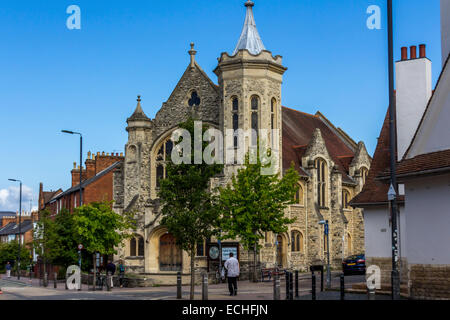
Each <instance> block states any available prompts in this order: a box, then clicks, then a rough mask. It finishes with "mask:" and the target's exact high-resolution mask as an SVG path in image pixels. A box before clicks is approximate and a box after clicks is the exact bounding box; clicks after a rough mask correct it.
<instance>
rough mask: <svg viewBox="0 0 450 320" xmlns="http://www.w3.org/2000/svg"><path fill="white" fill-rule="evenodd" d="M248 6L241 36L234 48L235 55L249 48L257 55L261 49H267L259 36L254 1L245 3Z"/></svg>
mask: <svg viewBox="0 0 450 320" xmlns="http://www.w3.org/2000/svg"><path fill="white" fill-rule="evenodd" d="M245 6H246V7H247V12H246V15H245V22H244V27H243V28H242V32H241V36H240V37H239V41H238V43H237V45H236V48H235V49H234V52H233V55H235V54H236V53H237V52H238V51H239V50H244V49H247V50H248V51H249V52H250V53H251V54H254V55H257V54H259V53H260V52H261V51H263V50H265V49H266V48H265V47H264V44H263V42H262V40H261V37H260V36H259V33H258V29H256V23H255V18H254V16H253V9H252V7H253V6H254V3H253V2H252V1H250V0H249V1H247V2H246V3H245Z"/></svg>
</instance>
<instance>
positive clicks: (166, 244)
mask: <svg viewBox="0 0 450 320" xmlns="http://www.w3.org/2000/svg"><path fill="white" fill-rule="evenodd" d="M181 261H182V251H181V249H180V248H179V247H178V246H177V245H176V242H175V237H174V236H173V235H172V234H171V233H166V234H163V235H162V236H161V238H159V270H160V271H181Z"/></svg>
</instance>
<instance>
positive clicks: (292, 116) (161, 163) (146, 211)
mask: <svg viewBox="0 0 450 320" xmlns="http://www.w3.org/2000/svg"><path fill="white" fill-rule="evenodd" d="M245 6H246V17H245V22H244V27H243V30H242V33H241V36H240V38H239V41H238V44H237V46H236V48H235V50H234V52H233V54H232V55H229V54H228V53H226V52H224V53H222V54H221V56H220V58H219V59H218V65H217V67H216V68H215V70H214V73H215V74H216V75H217V77H218V85H216V84H215V83H214V82H213V81H212V80H211V79H210V78H209V77H208V76H207V74H206V73H205V72H204V71H203V70H202V68H201V67H200V66H199V65H198V64H197V62H196V60H195V56H196V54H197V52H196V51H195V49H194V44H191V49H190V50H189V51H188V53H189V56H190V61H189V63H188V66H187V67H186V69H185V71H184V73H183V75H182V77H181V78H180V80H179V82H178V84H177V85H176V87H175V89H174V90H173V92H172V94H171V95H170V97H169V98H168V100H167V101H166V102H164V103H162V106H161V108H160V110H159V111H158V113H157V114H156V116H155V118H154V119H150V118H148V117H147V116H146V115H145V113H144V111H143V107H142V106H141V102H142V101H141V98H140V97H139V96H138V100H137V106H136V108H135V111H134V113H133V114H132V115H131V116H130V117H129V118H128V119H127V124H128V126H127V128H126V130H127V131H128V142H127V144H126V145H125V159H124V161H123V162H122V163H121V164H120V165H118V166H117V168H116V169H115V172H114V186H113V192H114V200H115V203H114V210H115V212H117V213H119V214H122V213H124V212H132V213H134V214H135V217H136V220H137V222H138V228H137V230H136V232H135V235H134V237H133V238H132V239H131V240H129V241H126V242H125V243H124V244H123V246H122V247H120V248H118V253H117V255H115V256H114V261H118V260H119V259H122V260H123V261H124V262H125V264H126V265H127V266H128V268H129V270H130V271H132V272H134V273H137V274H142V275H143V277H142V279H144V278H145V279H147V280H145V281H147V283H145V285H151V284H155V283H158V284H169V283H174V281H175V280H176V277H174V274H176V272H177V271H182V272H183V273H185V274H187V273H189V267H190V257H189V256H188V254H187V253H186V252H182V251H181V250H180V249H179V248H178V247H177V246H176V245H175V239H174V238H173V236H172V235H171V234H170V233H169V232H168V230H167V229H166V228H165V227H164V226H163V225H161V224H160V221H161V210H160V209H161V208H160V201H159V199H158V196H157V194H158V190H159V182H160V181H161V179H164V178H165V177H166V170H165V165H166V160H167V159H168V158H167V155H168V154H170V152H171V151H172V148H173V143H172V141H171V140H170V137H171V134H172V133H173V131H174V130H176V129H177V128H178V125H179V124H180V123H182V122H184V121H186V120H187V119H188V118H189V117H192V118H194V119H197V120H201V121H202V122H203V123H205V124H208V125H209V126H211V127H213V128H216V129H219V130H220V131H222V132H223V134H224V156H225V159H224V160H225V168H224V174H223V176H221V177H217V178H215V179H214V181H213V183H215V184H225V183H227V181H229V179H230V178H231V176H232V174H233V173H235V172H236V170H237V168H238V167H239V165H240V163H241V162H237V160H240V159H236V156H237V155H238V153H239V151H241V154H242V153H243V154H245V153H247V151H249V150H251V148H253V147H254V146H256V142H257V141H258V138H259V141H260V142H262V143H265V145H268V147H270V148H271V149H272V150H273V151H274V154H275V155H276V157H274V159H275V161H274V162H275V169H276V171H278V170H279V171H280V172H281V173H282V172H283V170H286V169H288V168H289V167H290V165H291V164H292V163H294V165H295V168H296V169H297V170H298V172H299V174H300V176H301V179H300V181H299V185H300V190H299V192H298V194H297V195H296V204H294V205H292V206H290V207H289V208H288V209H286V215H287V216H288V217H290V218H296V222H295V223H294V224H292V225H291V226H289V229H288V232H286V233H283V234H278V235H273V234H270V233H267V234H266V237H265V239H264V240H262V241H261V245H262V246H263V249H262V250H261V253H260V257H259V260H260V262H261V265H262V266H264V267H273V266H275V265H278V266H280V267H281V268H295V269H301V270H306V269H307V268H308V267H309V265H311V264H317V263H323V261H324V257H325V254H324V252H325V251H326V248H325V243H324V242H323V240H322V239H323V236H322V235H323V230H322V229H321V226H319V224H318V222H319V221H320V220H323V219H328V220H329V221H330V237H331V239H330V248H329V249H328V250H330V254H331V257H332V259H333V264H334V265H335V266H339V265H340V259H341V258H342V256H343V255H349V254H351V253H359V252H360V251H361V250H362V249H363V248H364V230H363V224H362V214H361V211H360V210H359V209H355V210H353V209H352V208H350V207H349V206H348V202H349V201H350V199H351V198H352V197H353V196H354V195H356V194H357V193H358V192H359V191H360V190H361V188H362V185H363V184H364V180H365V176H366V173H367V171H368V170H369V168H370V162H371V159H370V157H369V155H368V154H367V151H366V150H365V146H364V143H362V142H360V143H359V144H357V143H356V142H354V141H353V140H352V139H351V138H350V137H349V136H348V135H347V134H346V133H345V132H343V131H342V130H341V129H340V128H336V127H334V126H333V124H332V123H331V122H330V121H329V120H328V119H326V118H325V117H324V116H323V115H322V114H321V113H320V112H318V113H317V114H316V115H310V114H305V113H302V112H299V111H296V110H292V109H289V108H286V107H282V104H281V99H282V94H281V84H282V80H283V74H284V73H285V71H286V70H287V68H285V67H284V66H283V64H282V57H281V56H278V55H277V56H273V55H272V53H271V52H270V51H267V50H266V49H265V47H264V45H263V42H262V40H261V38H260V36H259V34H258V31H257V29H256V25H255V20H254V16H253V6H254V3H253V2H252V1H250V0H249V1H247V2H246V3H245ZM251 129H253V130H256V132H257V133H258V137H254V136H252V135H251V134H250V135H248V132H249V131H248V130H251ZM261 129H263V130H261ZM240 130H242V131H243V132H244V135H243V138H241V136H234V134H235V133H236V132H237V131H240ZM264 130H265V131H264ZM229 131H231V133H232V134H231V136H228V132H229ZM227 151H230V152H227ZM230 154H231V155H234V156H235V157H230V156H229V155H230ZM233 158H234V159H233ZM277 244H278V245H277ZM218 248H219V244H218V242H217V241H216V240H215V239H206V240H205V243H203V244H199V246H198V248H197V256H196V258H195V265H196V268H197V270H198V271H204V270H207V271H209V272H212V273H214V272H215V270H216V268H217V265H218V263H219V253H218V252H219V249H218ZM220 248H221V252H222V254H223V257H225V256H226V257H228V253H229V252H234V253H235V254H236V256H237V257H238V258H239V260H240V263H241V271H242V276H241V280H242V279H244V278H246V277H247V276H248V274H247V273H246V270H247V267H248V264H249V262H250V261H252V260H253V256H252V254H251V253H248V252H247V251H245V250H244V248H243V247H242V245H241V244H240V243H239V242H238V240H235V241H224V242H222V244H221V247H220ZM142 281H144V280H142Z"/></svg>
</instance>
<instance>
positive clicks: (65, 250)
mask: <svg viewBox="0 0 450 320" xmlns="http://www.w3.org/2000/svg"><path fill="white" fill-rule="evenodd" d="M75 227H76V226H75V219H74V215H73V214H71V213H70V212H69V211H68V210H66V209H63V210H61V212H60V213H59V214H57V215H56V217H55V220H54V223H53V228H52V233H51V234H50V239H49V244H48V245H49V246H50V250H51V253H52V254H51V258H52V263H53V264H55V265H59V266H64V267H68V266H70V265H73V264H77V262H78V249H77V245H78V242H77V239H76V232H75Z"/></svg>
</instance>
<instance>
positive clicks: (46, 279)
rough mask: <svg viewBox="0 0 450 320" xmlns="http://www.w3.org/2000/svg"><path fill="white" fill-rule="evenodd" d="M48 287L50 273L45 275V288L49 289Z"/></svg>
mask: <svg viewBox="0 0 450 320" xmlns="http://www.w3.org/2000/svg"><path fill="white" fill-rule="evenodd" d="M47 286H48V273H47V272H45V273H44V287H45V288H47Z"/></svg>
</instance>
